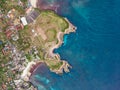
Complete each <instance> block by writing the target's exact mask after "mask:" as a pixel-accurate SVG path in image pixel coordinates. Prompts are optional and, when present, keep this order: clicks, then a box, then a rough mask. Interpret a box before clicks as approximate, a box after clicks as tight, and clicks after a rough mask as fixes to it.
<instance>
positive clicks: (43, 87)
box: [32, 0, 120, 90]
mask: <svg viewBox="0 0 120 90" xmlns="http://www.w3.org/2000/svg"><path fill="white" fill-rule="evenodd" d="M46 1H47V0H46ZM49 1H51V0H48V2H49ZM54 2H55V3H56V2H57V0H52V3H54ZM57 4H60V7H59V9H58V11H57V13H58V14H59V15H62V16H64V17H67V18H68V19H69V20H70V21H71V22H72V23H73V24H74V25H75V26H77V31H76V33H71V34H69V35H67V36H64V44H63V45H62V46H61V47H60V48H58V49H56V50H55V51H54V52H55V53H59V54H60V56H61V58H62V59H65V60H67V61H68V62H69V63H70V64H71V65H72V66H73V68H72V69H71V72H70V73H67V74H63V75H62V76H59V75H56V74H54V73H52V72H50V71H49V69H48V68H47V67H46V66H45V65H43V66H42V68H41V67H39V68H38V69H37V71H36V72H35V73H34V74H33V76H32V82H33V83H34V85H35V86H36V87H38V89H39V90H120V70H119V68H120V6H119V5H120V0H64V1H63V0H59V2H58V3H57Z"/></svg>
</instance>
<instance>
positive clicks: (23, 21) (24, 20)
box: [20, 17, 28, 26]
mask: <svg viewBox="0 0 120 90" xmlns="http://www.w3.org/2000/svg"><path fill="white" fill-rule="evenodd" d="M20 20H21V22H22V24H23V25H24V26H25V25H27V24H28V23H27V20H26V18H25V17H22V18H21V19H20Z"/></svg>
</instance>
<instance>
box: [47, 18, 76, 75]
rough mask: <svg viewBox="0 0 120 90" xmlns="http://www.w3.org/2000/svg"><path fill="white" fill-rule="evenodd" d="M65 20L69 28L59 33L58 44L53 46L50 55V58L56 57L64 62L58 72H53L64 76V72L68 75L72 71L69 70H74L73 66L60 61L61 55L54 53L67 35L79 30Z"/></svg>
mask: <svg viewBox="0 0 120 90" xmlns="http://www.w3.org/2000/svg"><path fill="white" fill-rule="evenodd" d="M64 19H65V20H66V21H67V23H68V28H67V29H65V32H59V33H58V34H57V39H58V44H56V45H53V46H52V47H51V48H50V49H49V54H50V56H52V57H56V58H57V59H58V60H59V61H62V62H63V65H62V66H61V67H60V68H59V69H58V70H51V71H52V72H55V73H56V74H62V73H63V71H65V72H66V73H67V72H70V71H69V68H72V66H71V65H70V64H69V63H68V62H67V61H65V60H61V59H60V55H59V54H56V53H54V52H53V51H54V50H55V49H57V48H59V47H60V46H61V45H62V43H63V37H64V35H65V34H69V33H72V32H76V29H77V28H76V27H75V26H74V25H72V24H71V23H70V21H69V20H68V19H67V18H64Z"/></svg>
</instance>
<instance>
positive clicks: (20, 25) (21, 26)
mask: <svg viewBox="0 0 120 90" xmlns="http://www.w3.org/2000/svg"><path fill="white" fill-rule="evenodd" d="M15 27H16V30H17V31H19V30H22V29H23V28H24V26H23V25H22V24H18V25H16V26H15Z"/></svg>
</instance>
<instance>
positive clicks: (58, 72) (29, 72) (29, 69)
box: [21, 18, 76, 81]
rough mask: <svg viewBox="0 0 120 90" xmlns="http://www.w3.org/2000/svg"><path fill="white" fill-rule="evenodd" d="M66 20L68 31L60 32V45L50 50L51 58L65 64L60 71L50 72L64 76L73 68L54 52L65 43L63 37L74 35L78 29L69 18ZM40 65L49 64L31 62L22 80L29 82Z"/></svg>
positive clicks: (58, 36)
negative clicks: (63, 74)
mask: <svg viewBox="0 0 120 90" xmlns="http://www.w3.org/2000/svg"><path fill="white" fill-rule="evenodd" d="M64 19H65V20H66V21H67V23H68V24H69V26H68V28H67V29H65V32H59V33H58V34H57V39H58V44H56V45H53V46H52V47H51V48H50V49H49V55H50V56H51V57H56V58H57V60H58V61H59V62H61V61H62V62H63V64H62V65H61V67H60V68H59V69H58V70H52V69H50V71H52V72H55V73H56V74H62V73H63V72H64V71H65V72H66V73H67V72H70V71H69V68H72V66H71V65H70V64H69V63H68V62H67V61H65V60H61V59H60V55H59V54H56V53H54V52H53V51H54V49H57V48H59V47H60V46H61V45H62V43H63V36H64V35H65V34H69V33H72V32H75V31H76V27H75V26H74V25H72V24H71V23H70V22H69V20H68V19H67V18H64ZM40 63H46V64H47V62H44V61H38V62H34V61H31V62H29V63H28V65H27V67H26V68H25V69H24V71H23V73H22V75H21V78H22V79H23V80H25V81H29V78H30V76H31V75H32V73H33V72H34V71H35V70H36V69H37V66H38V65H39V64H40ZM36 65H37V66H36ZM47 65H48V64H47ZM34 66H35V67H34ZM33 67H34V68H33ZM31 69H32V72H31Z"/></svg>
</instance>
